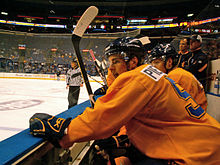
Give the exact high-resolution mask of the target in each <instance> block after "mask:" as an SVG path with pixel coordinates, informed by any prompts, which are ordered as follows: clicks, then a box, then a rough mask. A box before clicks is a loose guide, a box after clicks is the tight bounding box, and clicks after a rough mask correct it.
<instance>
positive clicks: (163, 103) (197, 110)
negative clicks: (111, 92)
mask: <svg viewBox="0 0 220 165" xmlns="http://www.w3.org/2000/svg"><path fill="white" fill-rule="evenodd" d="M126 74H127V75H123V76H125V77H126V76H128V74H130V75H129V76H131V77H133V79H134V81H133V82H134V83H138V84H141V85H142V86H143V91H142V92H146V95H145V96H146V97H145V96H144V95H142V96H144V97H143V98H141V99H142V100H143V102H144V101H145V102H146V105H145V106H144V107H143V109H142V110H139V109H137V114H136V115H135V117H134V118H133V119H131V120H130V121H129V122H128V123H127V124H126V129H127V133H128V136H129V138H130V139H131V141H132V143H133V144H134V145H135V146H137V147H138V148H139V149H140V150H141V151H142V152H143V153H145V154H146V155H147V156H149V157H153V158H158V159H174V160H177V161H178V163H181V164H184V163H186V164H194V165H199V164H203V163H204V164H209V163H210V161H212V160H215V161H217V160H218V161H220V160H219V154H220V151H219V148H220V142H219V139H220V125H219V123H218V122H217V121H216V120H215V119H213V118H212V117H211V116H210V115H208V114H207V113H206V112H205V111H204V110H203V109H202V108H201V107H200V106H199V105H198V104H197V103H196V102H195V101H194V99H192V97H191V96H190V95H189V94H188V93H187V92H186V91H185V90H184V89H183V88H182V87H180V86H179V85H178V84H176V83H175V82H174V81H173V80H172V79H170V78H169V77H167V76H166V75H165V74H164V73H162V72H161V71H159V70H158V69H156V68H154V67H152V66H151V65H143V66H141V67H139V68H137V69H136V70H135V71H134V72H132V71H131V72H130V73H129V72H128V73H126ZM127 80H128V79H127ZM133 82H130V83H133ZM128 90H132V89H128ZM140 91H141V90H139V92H140ZM135 99H140V98H135ZM128 111H129V110H128ZM210 157H212V159H210ZM212 163H213V161H212Z"/></svg>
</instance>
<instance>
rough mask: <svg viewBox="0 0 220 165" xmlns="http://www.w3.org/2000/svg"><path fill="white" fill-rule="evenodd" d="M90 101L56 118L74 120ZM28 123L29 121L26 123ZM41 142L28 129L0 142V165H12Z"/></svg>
mask: <svg viewBox="0 0 220 165" xmlns="http://www.w3.org/2000/svg"><path fill="white" fill-rule="evenodd" d="M90 106H91V104H90V101H89V100H88V101H85V102H83V103H81V104H79V105H76V106H74V107H72V108H70V109H68V110H66V111H64V112H62V113H60V114H59V115H57V117H62V118H68V117H72V118H75V117H77V116H78V115H80V114H81V113H83V111H84V110H85V108H86V107H90ZM27 122H29V121H27ZM42 142H43V139H42V138H37V137H33V136H32V135H31V134H30V130H29V128H28V129H26V130H24V131H22V132H20V133H18V134H16V135H14V136H11V137H9V138H7V139H5V140H3V141H1V142H0V165H2V164H12V163H13V162H15V161H16V160H18V159H19V158H21V157H22V156H24V155H25V154H27V153H28V152H30V151H31V150H33V149H34V148H35V147H37V146H38V145H40V144H41V143H42Z"/></svg>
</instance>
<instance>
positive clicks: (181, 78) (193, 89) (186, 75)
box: [168, 68, 207, 110]
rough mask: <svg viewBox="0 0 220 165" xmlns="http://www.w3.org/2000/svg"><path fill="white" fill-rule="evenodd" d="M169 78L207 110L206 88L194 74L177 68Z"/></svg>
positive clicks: (170, 73)
mask: <svg viewBox="0 0 220 165" xmlns="http://www.w3.org/2000/svg"><path fill="white" fill-rule="evenodd" d="M168 77H170V78H171V79H173V80H174V81H175V82H176V83H178V84H179V85H180V86H181V87H183V88H184V89H185V90H186V92H188V93H189V94H190V95H191V96H192V98H194V99H195V101H196V102H197V104H199V105H200V106H201V107H202V108H203V109H204V110H206V109H207V99H206V96H205V91H204V88H203V86H202V84H201V83H200V82H199V81H198V80H197V79H196V77H195V76H194V75H193V74H192V73H190V72H188V71H186V70H184V69H182V68H176V69H173V70H172V71H170V72H169V73H168Z"/></svg>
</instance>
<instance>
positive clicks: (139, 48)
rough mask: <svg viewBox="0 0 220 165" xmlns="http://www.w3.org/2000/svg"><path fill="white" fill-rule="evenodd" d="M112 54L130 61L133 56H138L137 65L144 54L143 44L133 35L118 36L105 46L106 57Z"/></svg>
mask: <svg viewBox="0 0 220 165" xmlns="http://www.w3.org/2000/svg"><path fill="white" fill-rule="evenodd" d="M113 54H119V55H121V56H122V58H123V59H124V60H125V62H128V61H130V59H132V58H133V57H135V56H136V57H137V58H138V65H140V64H141V61H142V58H144V56H145V52H144V46H143V44H142V42H141V41H140V40H139V39H137V38H133V37H123V38H118V39H116V40H115V41H113V42H112V43H110V44H109V45H108V46H107V47H106V48H105V55H106V56H107V58H108V57H109V56H111V55H113Z"/></svg>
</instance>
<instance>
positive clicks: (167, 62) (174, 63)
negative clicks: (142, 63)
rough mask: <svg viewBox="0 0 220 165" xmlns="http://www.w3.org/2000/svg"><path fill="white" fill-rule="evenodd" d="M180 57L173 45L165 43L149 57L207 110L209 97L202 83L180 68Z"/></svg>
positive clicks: (157, 47)
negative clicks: (207, 97)
mask: <svg viewBox="0 0 220 165" xmlns="http://www.w3.org/2000/svg"><path fill="white" fill-rule="evenodd" d="M179 57H180V56H179V54H177V53H176V50H175V48H174V47H173V46H172V45H170V44H168V43H163V44H158V45H157V46H156V47H154V48H153V49H152V51H151V53H150V54H149V56H148V58H147V59H148V62H149V63H151V64H152V66H154V67H156V68H157V69H159V70H160V71H162V72H164V73H167V74H168V77H169V78H171V79H173V80H174V81H175V82H176V83H178V84H179V85H180V86H181V87H183V88H184V89H185V90H186V91H187V92H188V93H189V94H190V95H191V96H192V98H194V99H195V101H196V102H197V103H198V104H199V105H200V106H201V107H202V108H203V109H204V110H206V109H207V99H206V96H205V91H204V88H203V86H202V84H201V83H200V82H199V81H198V80H197V79H196V77H195V76H194V75H193V74H192V73H190V72H188V71H186V70H184V69H182V68H178V66H179V64H178V63H179Z"/></svg>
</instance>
